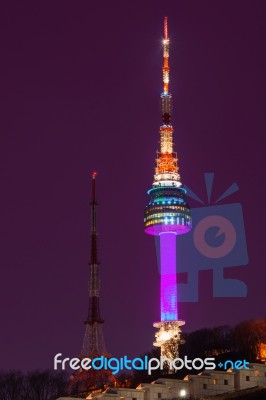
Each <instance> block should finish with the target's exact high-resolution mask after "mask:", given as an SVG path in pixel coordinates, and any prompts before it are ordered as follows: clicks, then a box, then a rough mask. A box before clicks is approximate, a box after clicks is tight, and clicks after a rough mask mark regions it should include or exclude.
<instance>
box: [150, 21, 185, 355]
mask: <svg viewBox="0 0 266 400" xmlns="http://www.w3.org/2000/svg"><path fill="white" fill-rule="evenodd" d="M169 72H170V69H169V37H168V26H167V17H165V18H164V38H163V93H162V94H161V101H162V125H161V127H160V131H159V132H160V151H158V152H157V158H156V168H155V174H154V180H153V185H152V186H153V187H152V188H151V189H150V190H149V191H148V194H149V196H150V201H149V204H148V205H147V206H146V208H145V216H144V226H145V232H146V233H148V234H149V235H155V236H159V239H160V274H161V296H160V300H161V321H160V322H155V323H154V326H155V327H156V328H158V331H157V333H156V335H155V337H156V341H155V342H154V345H155V346H158V347H161V355H162V356H166V357H171V354H170V352H169V350H168V349H169V348H171V349H173V347H175V346H173V345H174V344H176V349H177V351H178V345H179V344H180V342H181V340H180V326H181V325H183V324H184V323H185V322H184V321H180V320H179V319H178V300H177V280H176V276H177V271H176V235H181V234H184V233H186V232H188V231H190V229H191V215H190V209H189V206H188V204H187V202H186V198H185V193H186V191H185V189H184V188H183V186H182V183H181V181H180V175H179V171H178V164H177V162H178V159H177V154H176V152H175V151H174V146H173V131H174V130H173V126H172V124H171V112H172V95H171V94H170V93H169ZM173 341H174V342H173ZM177 351H176V353H177Z"/></svg>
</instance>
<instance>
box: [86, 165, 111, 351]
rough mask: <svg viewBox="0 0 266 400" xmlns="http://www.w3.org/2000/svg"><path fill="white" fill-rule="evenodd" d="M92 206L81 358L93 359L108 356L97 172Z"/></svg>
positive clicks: (93, 186)
mask: <svg viewBox="0 0 266 400" xmlns="http://www.w3.org/2000/svg"><path fill="white" fill-rule="evenodd" d="M90 206H91V260H90V263H89V288H88V289H89V308H88V316H87V319H86V321H85V322H84V324H85V325H86V330H85V336H84V341H83V346H82V350H81V354H80V355H81V357H91V356H95V355H102V354H106V348H105V343H104V337H103V329H102V325H103V322H104V321H103V319H102V318H101V314H100V279H99V265H100V263H99V261H98V253H97V238H98V234H97V228H96V208H97V202H96V172H93V174H92V200H91V203H90Z"/></svg>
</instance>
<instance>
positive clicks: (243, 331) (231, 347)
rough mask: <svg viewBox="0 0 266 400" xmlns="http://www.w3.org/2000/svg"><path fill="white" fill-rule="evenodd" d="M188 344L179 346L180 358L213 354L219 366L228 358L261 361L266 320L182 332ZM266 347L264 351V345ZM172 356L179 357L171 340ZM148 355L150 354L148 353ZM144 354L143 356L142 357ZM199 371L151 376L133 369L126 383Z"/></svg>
mask: <svg viewBox="0 0 266 400" xmlns="http://www.w3.org/2000/svg"><path fill="white" fill-rule="evenodd" d="M182 339H184V341H185V343H184V344H182V345H181V346H180V347H179V355H178V357H179V358H182V359H184V357H185V356H187V357H188V359H190V360H193V359H195V358H202V359H204V358H207V357H214V358H215V362H216V365H218V364H219V363H220V362H222V363H223V362H225V361H226V360H232V361H237V360H246V361H248V362H250V363H252V362H259V361H260V359H261V358H262V357H263V358H266V346H265V345H266V319H260V320H251V321H245V322H242V323H240V324H238V325H237V326H235V327H230V326H227V325H226V326H219V327H215V328H204V329H199V330H197V331H194V332H191V333H183V334H182ZM263 345H264V346H265V347H264V354H262V348H263ZM169 349H170V350H171V351H172V349H173V352H172V358H176V349H175V346H173V343H169ZM146 354H147V353H146ZM148 355H149V357H156V358H159V357H160V351H159V350H158V349H155V350H152V351H151V352H150V353H148ZM143 356H144V355H142V356H141V357H143ZM199 372H200V370H187V369H185V368H183V369H182V370H180V371H177V372H176V373H174V374H169V375H168V370H167V368H165V369H164V370H163V371H161V370H156V371H154V372H152V374H151V375H148V374H147V372H146V371H134V374H133V375H132V376H131V377H130V376H124V382H129V381H130V383H131V387H134V386H136V385H138V384H139V383H140V382H152V381H153V380H155V379H158V378H160V377H162V376H165V377H166V376H167V378H175V379H177V378H178V379H183V378H184V377H185V376H186V375H188V374H196V373H199Z"/></svg>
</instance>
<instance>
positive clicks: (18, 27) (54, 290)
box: [0, 0, 266, 370]
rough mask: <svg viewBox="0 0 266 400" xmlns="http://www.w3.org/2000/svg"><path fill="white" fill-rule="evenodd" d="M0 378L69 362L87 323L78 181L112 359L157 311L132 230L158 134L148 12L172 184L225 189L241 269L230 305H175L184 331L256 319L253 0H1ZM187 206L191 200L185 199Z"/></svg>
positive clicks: (259, 55)
mask: <svg viewBox="0 0 266 400" xmlns="http://www.w3.org/2000/svg"><path fill="white" fill-rule="evenodd" d="M1 7H2V9H1V11H0V19H1V22H0V30H1V33H0V38H1V39H0V40H1V64H0V68H1V75H0V77H1V78H0V79H1V80H0V85H1V86H0V93H1V111H2V112H1V122H0V124H1V126H0V132H1V146H0V151H1V155H0V157H1V164H2V165H1V186H2V188H1V189H2V190H1V208H0V209H1V252H0V255H1V270H2V273H1V291H0V309H1V313H0V319H1V340H0V360H1V361H0V369H10V368H13V369H15V368H17V369H20V368H21V369H23V370H28V369H36V368H46V367H52V363H53V357H54V355H55V354H56V353H58V352H62V353H63V355H64V356H72V357H73V356H76V355H77V354H78V353H79V351H80V349H81V345H82V341H83V335H84V329H85V326H84V325H83V321H84V319H85V318H86V315H87V306H88V294H87V286H88V283H87V280H88V266H87V263H88V260H89V243H90V238H89V229H90V228H89V223H90V218H89V216H90V210H89V201H90V194H91V193H90V173H91V171H92V170H93V169H96V170H97V171H98V178H97V185H98V202H99V204H100V206H99V208H98V213H99V214H98V222H99V223H98V231H99V240H100V242H99V251H100V257H99V258H100V261H101V294H102V296H101V309H102V316H103V318H104V319H105V324H104V333H105V339H106V344H107V348H108V350H109V352H110V353H112V355H113V356H119V355H124V354H127V355H129V356H132V355H136V356H137V355H139V354H141V353H143V352H145V351H148V350H150V349H151V347H152V342H153V340H154V333H155V329H154V328H153V327H152V323H153V322H154V321H157V320H158V318H159V316H160V298H159V293H160V287H159V274H158V269H157V266H156V254H155V245H154V238H152V237H150V236H149V235H146V234H145V233H144V228H143V210H144V206H145V205H146V203H147V201H148V196H147V195H146V191H147V190H148V189H149V188H150V187H151V185H152V179H153V173H154V166H155V161H154V159H155V151H156V149H157V148H158V140H159V134H158V129H159V125H160V122H161V121H160V93H161V90H162V78H161V76H162V71H161V68H162V48H161V38H162V33H163V32H162V30H163V17H164V15H168V17H169V36H170V40H171V47H170V68H171V72H170V91H171V92H172V94H173V106H174V119H173V125H174V128H175V133H174V135H175V136H174V137H175V143H176V150H177V151H178V154H179V158H180V172H181V177H182V181H183V183H184V184H186V185H187V186H189V187H190V188H192V189H193V191H194V192H195V193H197V194H198V195H199V196H200V197H202V198H204V199H206V191H205V184H204V178H203V174H204V173H205V172H215V182H214V188H213V192H214V197H216V198H217V197H218V196H219V195H220V194H221V193H222V192H223V191H224V190H225V189H227V188H228V187H229V186H230V185H231V184H232V183H233V182H237V184H238V185H239V188H240V190H239V191H238V192H236V193H235V194H233V195H232V196H230V198H229V199H228V201H229V202H230V203H234V202H240V203H241V204H242V207H243V213H244V220H245V228H246V236H247V245H248V254H249V259H250V262H249V265H248V266H245V267H234V268H229V270H228V277H235V278H238V279H241V280H243V281H244V282H246V283H247V286H248V297H247V298H244V299H214V298H213V297H212V272H211V271H205V272H202V273H201V274H200V301H199V303H181V304H179V317H180V318H181V319H185V320H186V326H185V329H186V330H187V331H191V330H194V329H198V328H202V327H205V326H216V325H223V324H233V325H234V324H236V323H237V322H240V321H242V320H245V319H250V318H257V317H263V316H264V317H265V315H266V300H265V282H266V268H265V249H266V246H265V233H264V231H265V204H266V189H265V132H266V120H265V101H266V95H265V93H266V78H265V76H266V75H265V71H266V53H265V42H266V24H265V15H266V2H265V1H263V0H261V1H256V0H255V1H254V0H253V1H252V0H250V1H240V0H239V1H227V2H226V1H222V0H219V1H215V2H214V1H211V0H210V1H207V0H201V1H198V0H191V1H186V2H185V1H181V0H180V1H179V0H178V1H177V0H174V1H168V2H162V1H157V0H156V1H146V2H143V1H139V0H137V1H124V0H123V1H122V0H118V1H107V0H106V1H97V2H96V1H84V0H81V1H78V2H74V1H56V2H46V3H45V2H36V1H33V0H25V1H23V2H21V1H18V2H2V5H1ZM190 203H191V205H192V206H193V205H194V204H193V203H192V202H190Z"/></svg>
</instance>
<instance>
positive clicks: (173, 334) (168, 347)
mask: <svg viewBox="0 0 266 400" xmlns="http://www.w3.org/2000/svg"><path fill="white" fill-rule="evenodd" d="M182 325H185V321H181V320H178V321H161V322H154V324H153V326H154V327H155V328H158V331H157V332H156V334H155V338H156V341H155V342H153V345H154V346H156V347H160V348H161V357H165V358H169V359H171V360H172V359H175V358H178V355H179V351H178V348H179V345H180V344H182V343H184V340H182V339H181V338H180V334H181V329H180V326H182Z"/></svg>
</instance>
